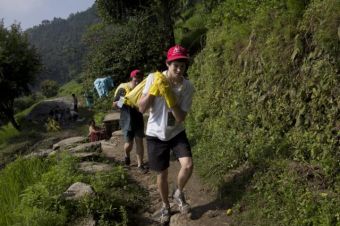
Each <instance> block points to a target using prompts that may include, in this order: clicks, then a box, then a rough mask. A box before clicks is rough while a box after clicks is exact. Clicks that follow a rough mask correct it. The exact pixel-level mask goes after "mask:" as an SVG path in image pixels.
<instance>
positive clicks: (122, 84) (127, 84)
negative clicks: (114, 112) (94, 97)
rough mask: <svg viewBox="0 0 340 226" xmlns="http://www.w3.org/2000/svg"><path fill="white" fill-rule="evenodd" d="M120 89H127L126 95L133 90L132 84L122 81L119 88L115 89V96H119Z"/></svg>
mask: <svg viewBox="0 0 340 226" xmlns="http://www.w3.org/2000/svg"><path fill="white" fill-rule="evenodd" d="M120 89H124V90H125V95H126V94H128V93H129V92H130V91H131V88H130V86H129V82H125V83H121V84H120V85H119V86H118V87H117V89H116V91H115V93H114V96H117V94H118V90H120Z"/></svg>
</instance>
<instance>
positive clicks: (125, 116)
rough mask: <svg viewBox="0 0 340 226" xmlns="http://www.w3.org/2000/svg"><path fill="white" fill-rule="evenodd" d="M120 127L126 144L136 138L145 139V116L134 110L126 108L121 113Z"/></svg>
mask: <svg viewBox="0 0 340 226" xmlns="http://www.w3.org/2000/svg"><path fill="white" fill-rule="evenodd" d="M120 126H121V128H122V131H123V134H124V140H125V141H126V142H131V141H133V138H135V137H141V138H143V137H144V118H143V114H141V113H140V112H138V111H137V110H136V109H134V108H130V107H127V106H124V107H123V108H122V109H121V113H120Z"/></svg>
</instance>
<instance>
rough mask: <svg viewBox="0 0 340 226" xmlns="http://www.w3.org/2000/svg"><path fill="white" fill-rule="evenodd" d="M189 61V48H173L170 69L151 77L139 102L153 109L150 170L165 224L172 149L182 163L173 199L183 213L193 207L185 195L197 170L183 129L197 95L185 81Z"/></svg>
mask: <svg viewBox="0 0 340 226" xmlns="http://www.w3.org/2000/svg"><path fill="white" fill-rule="evenodd" d="M188 61H189V57H188V54H187V50H186V49H185V48H183V47H182V46H179V45H176V46H173V47H172V48H170V49H169V51H168V54H167V60H166V65H167V67H168V70H167V71H164V72H163V73H159V72H158V73H157V72H156V73H151V74H149V76H148V77H147V80H146V84H145V87H144V90H143V94H142V97H141V99H140V100H139V102H138V104H139V110H140V111H141V112H142V113H144V112H145V111H146V110H148V109H150V113H149V119H148V123H147V129H146V135H147V137H146V140H147V147H148V159H149V168H150V169H151V170H153V171H156V172H157V185H158V189H159V192H160V196H161V199H162V202H163V205H162V208H161V211H160V213H161V219H160V220H161V222H162V223H166V222H169V221H170V205H169V200H168V193H169V188H168V167H169V162H170V150H172V151H173V152H174V153H175V155H176V157H177V158H178V161H179V163H180V164H181V169H180V171H179V173H178V177H177V190H176V191H175V193H174V195H173V198H174V201H175V202H176V203H177V204H178V206H179V210H180V211H181V212H182V213H187V212H189V211H190V205H189V204H188V203H187V202H186V201H185V198H184V193H183V188H184V186H185V184H186V183H187V182H188V180H189V178H190V176H191V173H192V169H193V161H192V154H191V148H190V144H189V141H188V138H187V136H186V133H185V128H184V126H183V122H184V120H185V118H186V115H187V113H188V111H189V110H190V108H191V104H192V96H193V93H194V88H193V85H192V84H191V82H190V81H189V80H187V79H186V78H184V74H185V72H186V69H187V67H188Z"/></svg>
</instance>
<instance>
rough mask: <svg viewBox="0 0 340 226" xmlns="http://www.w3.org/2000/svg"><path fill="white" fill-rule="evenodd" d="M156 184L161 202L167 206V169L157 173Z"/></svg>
mask: <svg viewBox="0 0 340 226" xmlns="http://www.w3.org/2000/svg"><path fill="white" fill-rule="evenodd" d="M157 186H158V191H159V194H160V195H161V199H162V202H163V203H164V204H165V205H166V206H169V200H168V195H169V187H168V169H166V170H163V171H161V172H159V173H158V174H157Z"/></svg>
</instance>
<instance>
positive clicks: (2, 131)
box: [0, 123, 20, 149]
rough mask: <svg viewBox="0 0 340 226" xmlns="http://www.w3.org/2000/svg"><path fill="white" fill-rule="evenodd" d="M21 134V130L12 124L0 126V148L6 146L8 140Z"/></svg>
mask: <svg viewBox="0 0 340 226" xmlns="http://www.w3.org/2000/svg"><path fill="white" fill-rule="evenodd" d="M19 134H20V132H19V131H17V130H16V129H15V128H14V127H13V126H12V124H10V123H9V124H7V125H4V126H1V127H0V149H2V147H4V146H5V145H6V143H7V141H8V140H9V139H10V138H12V137H15V136H18V135H19Z"/></svg>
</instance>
